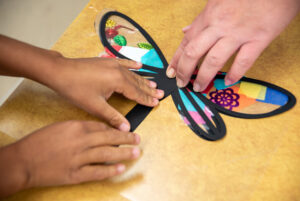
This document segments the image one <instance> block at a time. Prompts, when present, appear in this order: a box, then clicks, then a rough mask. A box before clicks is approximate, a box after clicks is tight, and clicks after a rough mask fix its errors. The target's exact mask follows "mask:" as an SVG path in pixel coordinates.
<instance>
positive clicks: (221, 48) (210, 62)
mask: <svg viewBox="0 0 300 201" xmlns="http://www.w3.org/2000/svg"><path fill="white" fill-rule="evenodd" d="M239 47H240V42H238V41H237V40H235V39H233V38H222V39H221V40H219V41H218V42H217V43H216V44H215V45H214V46H213V47H212V48H211V49H210V51H209V52H208V54H207V55H206V57H205V59H204V61H203V63H202V65H201V67H200V69H199V71H198V75H197V77H196V80H195V82H194V91H196V92H199V91H203V90H205V89H206V87H207V85H208V84H209V82H210V81H211V80H212V79H213V78H214V77H215V75H216V74H217V72H218V71H219V70H220V69H221V68H222V67H223V66H224V64H225V63H226V61H227V60H228V59H229V58H230V56H231V55H233V54H234V52H235V51H237V49H238V48H239Z"/></svg>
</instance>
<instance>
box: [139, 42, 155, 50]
mask: <svg viewBox="0 0 300 201" xmlns="http://www.w3.org/2000/svg"><path fill="white" fill-rule="evenodd" d="M137 46H138V47H139V48H142V49H146V50H151V49H153V46H152V45H151V44H149V43H138V44H137Z"/></svg>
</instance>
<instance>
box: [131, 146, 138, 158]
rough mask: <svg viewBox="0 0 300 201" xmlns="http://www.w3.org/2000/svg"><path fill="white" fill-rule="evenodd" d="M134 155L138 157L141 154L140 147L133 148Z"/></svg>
mask: <svg viewBox="0 0 300 201" xmlns="http://www.w3.org/2000/svg"><path fill="white" fill-rule="evenodd" d="M132 156H133V158H138V157H139V156H140V149H139V148H137V147H134V148H133V149H132Z"/></svg>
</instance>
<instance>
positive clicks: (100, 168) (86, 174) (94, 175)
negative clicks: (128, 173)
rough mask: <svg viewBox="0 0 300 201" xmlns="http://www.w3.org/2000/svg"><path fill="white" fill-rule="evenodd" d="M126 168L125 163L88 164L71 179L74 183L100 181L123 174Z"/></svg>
mask: <svg viewBox="0 0 300 201" xmlns="http://www.w3.org/2000/svg"><path fill="white" fill-rule="evenodd" d="M125 169H126V167H125V165H124V164H115V165H87V166H83V167H82V168H80V169H79V170H78V171H77V172H76V173H74V176H72V178H70V179H71V182H72V183H74V184H78V183H82V182H88V181H99V180H103V179H106V178H110V177H113V176H116V175H118V174H121V173H123V172H124V171H125Z"/></svg>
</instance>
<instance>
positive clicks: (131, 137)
mask: <svg viewBox="0 0 300 201" xmlns="http://www.w3.org/2000/svg"><path fill="white" fill-rule="evenodd" d="M125 139H126V141H127V142H128V143H134V142H135V136H134V134H133V133H127V134H125Z"/></svg>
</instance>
